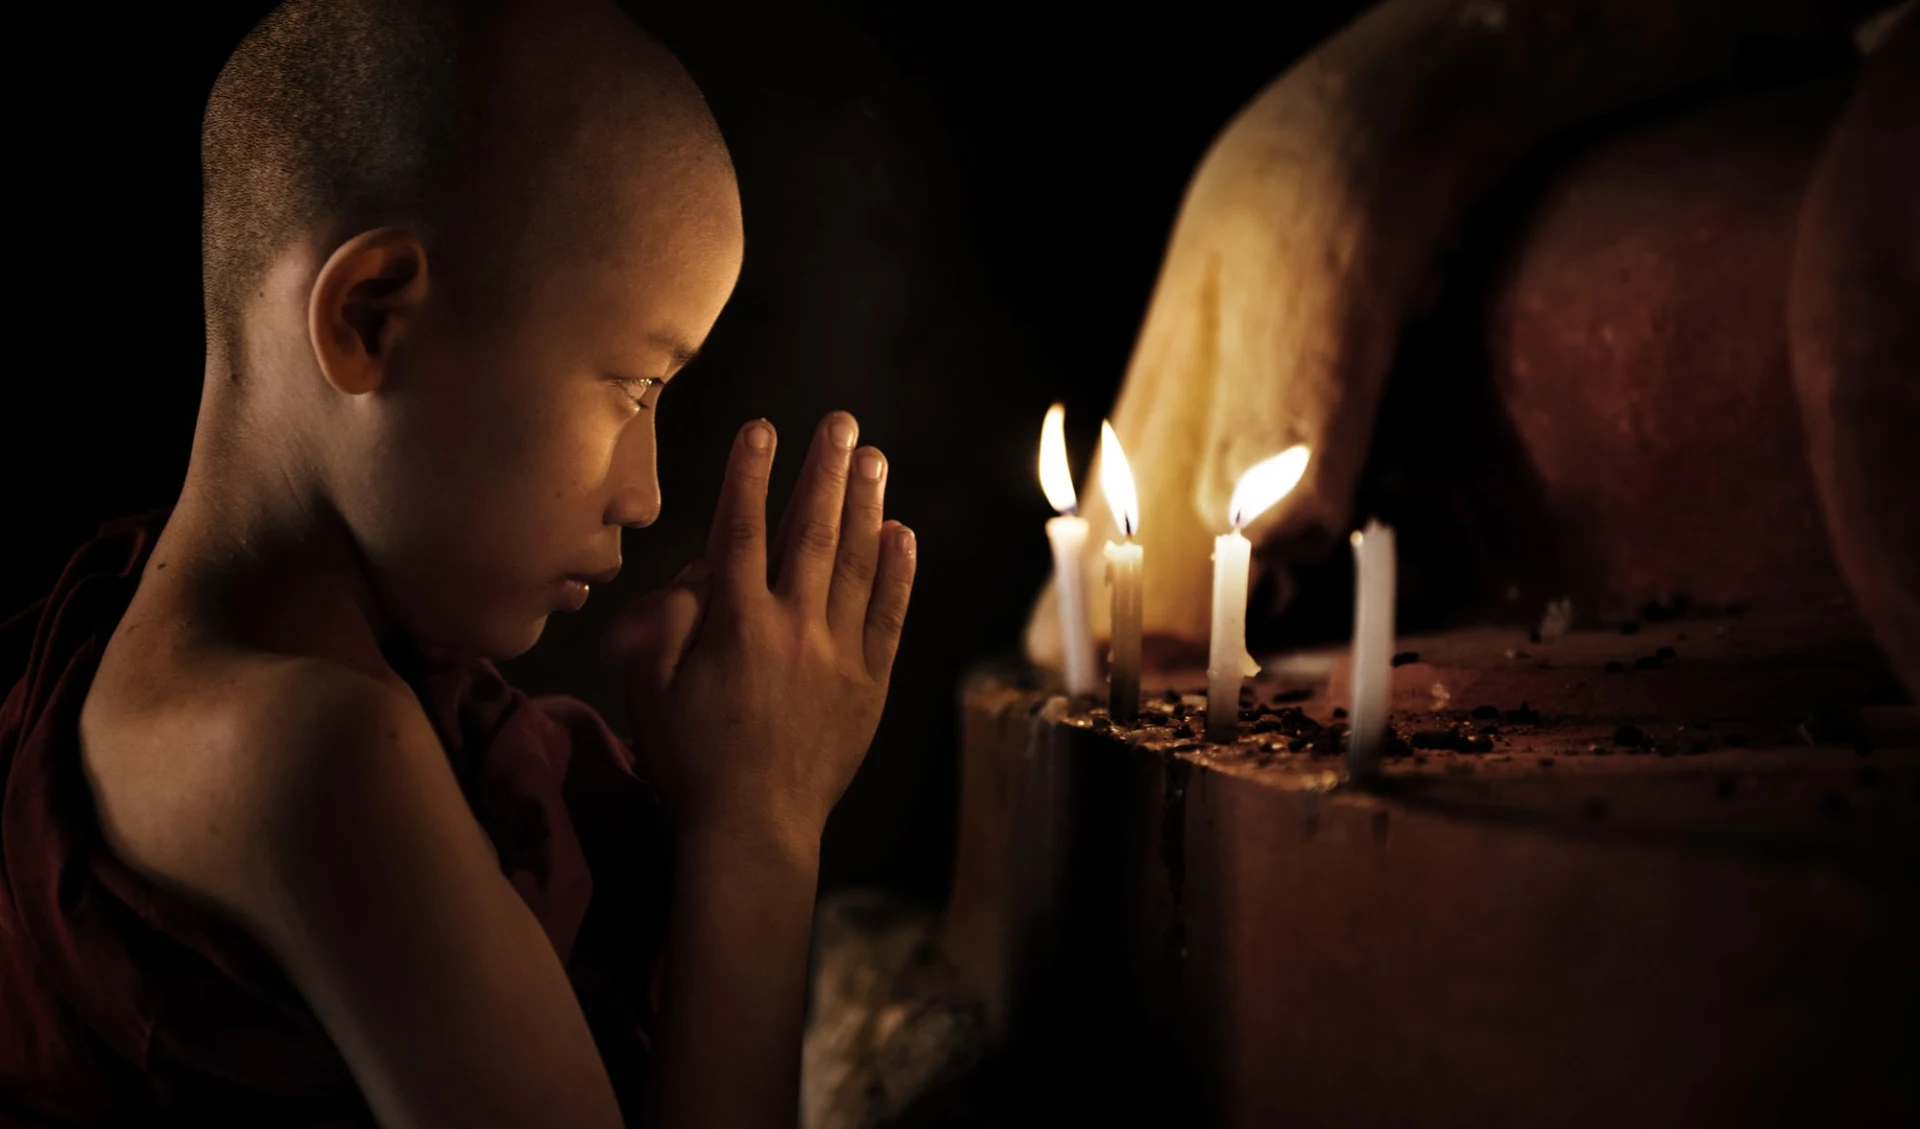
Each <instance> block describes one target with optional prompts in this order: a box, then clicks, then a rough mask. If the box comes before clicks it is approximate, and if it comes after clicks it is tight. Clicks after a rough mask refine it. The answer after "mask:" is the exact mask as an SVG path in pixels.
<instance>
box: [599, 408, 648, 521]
mask: <svg viewBox="0 0 1920 1129" xmlns="http://www.w3.org/2000/svg"><path fill="white" fill-rule="evenodd" d="M648 422H649V424H650V423H651V421H650V420H649V421H648ZM653 440H654V436H653V428H652V427H651V426H648V427H644V428H641V427H630V428H628V429H627V431H626V434H624V435H622V436H621V437H620V442H619V444H618V445H617V446H616V447H615V448H614V453H613V465H612V466H611V467H610V468H608V469H609V472H610V473H609V475H608V478H609V484H610V485H611V486H612V487H613V493H612V494H611V495H609V496H608V498H607V512H606V516H605V521H606V523H607V524H608V525H623V526H626V527H627V528H629V529H645V528H646V527H647V526H649V525H652V524H653V523H654V521H655V519H657V518H659V516H660V471H659V466H658V464H657V461H656V460H655V458H654V441H653Z"/></svg>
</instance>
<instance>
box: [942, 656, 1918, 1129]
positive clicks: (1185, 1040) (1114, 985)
mask: <svg viewBox="0 0 1920 1129" xmlns="http://www.w3.org/2000/svg"><path fill="white" fill-rule="evenodd" d="M1198 688H1199V684H1197V683H1196V684H1195V685H1194V686H1192V687H1189V689H1198ZM1065 706H1066V703H1065V702H1064V700H1056V702H1055V703H1054V704H1049V702H1048V700H1047V699H1046V697H1045V696H1044V695H1043V694H1039V693H1036V692H1032V691H1028V690H1022V689H1020V688H1018V687H1016V686H1014V685H1012V684H1011V683H1010V682H1009V681H1008V680H1007V679H1006V678H1004V677H1001V676H994V675H983V676H981V677H979V678H976V679H975V680H974V681H973V683H972V684H970V686H969V687H968V689H967V692H966V694H965V719H964V730H963V734H964V754H963V755H964V763H965V770H964V779H965V784H964V795H963V801H962V820H961V823H962V835H961V843H960V864H959V869H958V871H957V873H956V881H955V888H954V894H953V901H952V904H951V906H950V907H949V910H948V916H947V923H946V939H945V947H946V950H947V952H948V954H949V955H950V956H951V957H952V958H953V959H954V960H955V962H956V963H957V964H958V965H959V966H960V967H961V968H962V969H963V970H964V971H965V972H966V973H968V975H969V976H971V977H973V978H974V979H975V981H976V982H977V983H978V984H980V985H981V986H982V987H983V988H984V989H985V990H986V992H987V994H988V996H989V998H991V999H993V1000H994V1001H995V1002H996V1008H995V1017H996V1019H997V1021H998V1022H999V1023H1000V1024H1001V1025H1002V1030H1003V1032H1004V1033H1005V1035H1006V1037H1007V1039H1008V1040H1009V1043H1010V1045H1011V1046H1012V1047H1013V1048H1015V1052H1014V1053H1016V1054H1017V1055H1020V1056H1024V1057H1025V1058H1027V1059H1029V1060H1031V1061H1033V1062H1034V1063H1036V1064H1037V1066H1036V1067H1035V1069H1034V1071H1033V1074H1032V1076H1033V1077H1035V1078H1039V1079H1043V1080H1045V1081H1047V1082H1049V1083H1051V1084H1052V1085H1053V1086H1054V1087H1056V1088H1058V1089H1059V1090H1061V1091H1063V1092H1064V1093H1065V1094H1066V1095H1068V1097H1067V1099H1066V1105H1067V1106H1068V1107H1069V1108H1071V1109H1073V1110H1075V1111H1076V1112H1077V1113H1078V1114H1079V1115H1080V1117H1081V1118H1082V1119H1095V1118H1102V1117H1120V1116H1126V1117H1128V1119H1129V1120H1139V1119H1141V1118H1146V1119H1154V1118H1159V1119H1161V1122H1160V1123H1168V1124H1174V1123H1177V1124H1218V1125H1231V1126H1265V1125H1286V1124H1298V1125H1351V1126H1375V1125H1381V1126H1384V1125H1423V1126H1426V1125H1433V1126H1441V1125H1463V1126H1464V1125H1472V1126H1485V1125H1559V1126H1595V1127H1603V1126H1604V1127H1607V1129H1615V1127H1617V1126H1619V1125H1622V1124H1637V1125H1650V1126H1651V1125H1687V1126H1693V1127H1698V1126H1723V1125H1724V1126H1750V1125H1759V1124H1847V1125H1901V1124H1912V1123H1913V1119H1914V1118H1915V1117H1916V1116H1920V1105H1916V1095H1917V1094H1920V1086H1916V1082H1920V1063H1917V1062H1916V1057H1917V1056H1920V1049H1917V1048H1916V1046H1915V1044H1914V1043H1913V1040H1912V1034H1913V1030H1914V1026H1913V1025H1914V1023H1915V1020H1916V1016H1920V970H1917V969H1916V968H1915V967H1914V964H1913V961H1912V954H1913V953H1914V952H1915V951H1920V893H1917V892H1916V886H1915V874H1916V873H1917V872H1920V818H1917V817H1920V755H1916V754H1915V752H1913V751H1912V750H1908V751H1905V752H1896V751H1893V750H1887V749H1882V750H1878V751H1876V752H1875V753H1874V754H1873V755H1872V757H1871V758H1862V757H1860V756H1858V755H1857V754H1856V753H1855V752H1854V751H1853V750H1851V749H1839V750H1831V749H1827V750H1823V749H1808V748H1773V749H1737V750H1727V749H1719V750H1716V751H1713V752H1708V753H1703V754H1701V755H1698V756H1675V757H1662V756H1658V755H1651V754H1646V755H1631V754H1626V753H1620V754H1618V755H1608V756H1595V755H1578V756H1576V755H1569V753H1570V751H1571V750H1572V749H1574V748H1579V747H1581V746H1583V745H1585V744H1586V743H1588V742H1590V740H1591V738H1592V735H1591V734H1588V733H1585V732H1582V727H1581V726H1580V725H1579V724H1577V723H1575V724H1571V725H1569V724H1565V723H1561V724H1555V723H1552V722H1550V721H1543V722H1542V723H1540V724H1539V725H1528V726H1520V727H1518V729H1517V730H1516V732H1514V733H1513V734H1502V735H1501V736H1502V740H1501V742H1500V749H1501V751H1500V752H1498V753H1495V754H1491V755H1478V756H1474V755H1467V754H1454V753H1439V752H1436V753H1433V754H1431V755H1428V756H1426V763H1424V764H1420V763H1416V762H1415V760H1414V758H1412V757H1407V758H1403V759H1400V760H1398V761H1395V762H1393V766H1392V767H1391V768H1390V770H1389V773H1390V776H1389V779H1390V781H1391V782H1392V783H1393V785H1394V789H1393V791H1392V792H1391V793H1390V794H1384V795H1381V794H1368V793H1361V792H1354V791H1343V790H1337V789H1332V788H1331V785H1332V784H1333V782H1334V780H1335V778H1336V773H1335V771H1334V766H1335V765H1337V763H1338V761H1337V760H1336V759H1335V758H1330V757H1314V756H1311V755H1307V754H1274V753H1271V752H1270V751H1269V749H1268V744H1267V742H1265V741H1264V739H1260V738H1254V739H1250V740H1247V741H1245V742H1243V743H1241V744H1240V745H1237V746H1231V747H1229V746H1206V745H1202V744H1200V743H1198V742H1195V741H1192V740H1189V739H1181V738H1179V737H1178V736H1177V735H1176V734H1175V733H1174V732H1173V731H1172V729H1171V728H1169V724H1170V723H1176V722H1177V721H1178V720H1180V719H1177V718H1174V717H1171V716H1167V715H1165V714H1159V715H1150V716H1149V720H1152V721H1155V722H1157V723H1159V724H1157V725H1156V726H1155V727H1153V728H1150V729H1127V730H1113V729H1110V728H1108V729H1104V730H1103V729H1101V728H1100V726H1101V724H1102V719H1101V718H1100V717H1099V714H1098V711H1093V712H1091V713H1078V714H1076V713H1073V712H1071V711H1069V710H1067V709H1066V708H1065ZM1307 708H1308V712H1310V713H1315V714H1317V715H1318V716H1320V717H1321V718H1322V719H1325V718H1326V717H1327V716H1328V703H1327V702H1326V701H1325V699H1324V698H1316V699H1313V700H1311V701H1309V702H1308V703H1307ZM1396 721H1397V722H1399V723H1401V724H1406V723H1407V721H1408V719H1405V718H1397V719H1396ZM1523 749H1525V750H1529V751H1528V752H1527V753H1526V755H1524V756H1523V755H1521V750H1523ZM1543 758H1544V759H1545V760H1546V761H1551V763H1550V764H1548V763H1543ZM1869 761H1870V764H1869V763H1867V762H1869ZM1869 767H1870V768H1871V769H1872V772H1871V773H1868V772H1866V771H1865V769H1867V768H1869Z"/></svg>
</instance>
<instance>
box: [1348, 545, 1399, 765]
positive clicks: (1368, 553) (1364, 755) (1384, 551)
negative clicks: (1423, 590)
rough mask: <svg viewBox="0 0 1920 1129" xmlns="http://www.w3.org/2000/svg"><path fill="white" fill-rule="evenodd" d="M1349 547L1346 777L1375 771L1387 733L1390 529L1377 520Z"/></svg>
mask: <svg viewBox="0 0 1920 1129" xmlns="http://www.w3.org/2000/svg"><path fill="white" fill-rule="evenodd" d="M1351 540H1352V542H1353V571H1354V584H1353V656H1352V662H1353V700H1352V701H1351V702H1350V703H1349V704H1348V707H1347V713H1348V715H1349V716H1350V717H1351V718H1352V721H1351V725H1352V727H1353V728H1352V731H1351V733H1350V735H1349V737H1348V740H1347V774H1348V775H1349V776H1351V777H1353V778H1356V779H1358V778H1359V777H1362V776H1365V775H1367V774H1369V773H1371V772H1373V771H1374V770H1376V769H1377V768H1379V767H1380V746H1381V745H1382V743H1383V742H1384V741H1385V739H1386V734H1387V703H1388V701H1389V700H1390V699H1391V697H1392V695H1393V598H1394V590H1393V584H1394V580H1393V572H1394V563H1393V530H1392V529H1390V528H1388V527H1387V526H1384V525H1381V524H1380V523H1379V522H1377V521H1369V522H1367V527H1366V528H1365V529H1364V530H1361V531H1360V532H1358V533H1355V534H1354V535H1353V537H1352V538H1351Z"/></svg>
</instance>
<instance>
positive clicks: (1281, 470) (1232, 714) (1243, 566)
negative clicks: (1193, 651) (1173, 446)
mask: <svg viewBox="0 0 1920 1129" xmlns="http://www.w3.org/2000/svg"><path fill="white" fill-rule="evenodd" d="M1306 472H1307V449H1306V448H1305V447H1289V448H1287V449H1286V450H1284V451H1282V452H1280V453H1279V454H1277V455H1275V456H1273V457H1272V458H1270V459H1267V460H1265V461H1264V462H1261V463H1258V464H1256V465H1255V466H1253V467H1252V468H1251V469H1250V470H1248V471H1247V473H1245V474H1243V475H1241V476H1240V482H1239V485H1237V486H1235V487H1234V489H1233V502H1232V504H1231V505H1229V506H1228V507H1227V521H1228V524H1230V525H1232V526H1233V528H1232V529H1231V530H1230V531H1229V532H1226V533H1223V534H1221V535H1220V536H1218V537H1215V538H1214V539H1213V634H1212V637H1211V642H1210V646H1209V648H1208V651H1207V740H1209V741H1216V742H1232V741H1235V740H1238V739H1239V736H1240V687H1241V685H1242V684H1243V683H1244V680H1245V679H1247V678H1249V677H1251V676H1253V675H1256V674H1258V673H1260V664H1259V663H1257V662H1254V661H1253V656H1252V655H1250V654H1248V653H1247V575H1248V572H1249V571H1250V570H1249V565H1250V563H1251V561H1252V558H1253V545H1252V544H1251V543H1250V542H1249V541H1248V540H1247V539H1246V537H1245V536H1244V535H1243V534H1242V533H1241V532H1240V531H1241V530H1242V529H1244V528H1246V525H1247V523H1248V522H1250V521H1252V520H1253V519H1254V518H1257V517H1259V516H1260V515H1261V514H1263V513H1265V512H1266V511H1267V508H1268V507H1270V506H1272V505H1273V504H1274V503H1275V502H1278V501H1279V500H1280V499H1282V498H1284V497H1286V496H1287V494H1288V493H1289V492H1290V491H1292V489H1293V488H1294V487H1295V486H1296V485H1298V484H1299V482H1300V476H1301V475H1303V474H1305V473H1306Z"/></svg>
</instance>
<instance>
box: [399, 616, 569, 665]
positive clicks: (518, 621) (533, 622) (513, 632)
mask: <svg viewBox="0 0 1920 1129" xmlns="http://www.w3.org/2000/svg"><path fill="white" fill-rule="evenodd" d="M546 629H547V617H546V616H545V615H539V616H535V617H533V618H526V617H525V616H524V615H522V616H517V617H509V616H500V617H497V618H495V619H493V620H492V621H491V622H485V623H478V622H473V621H468V622H465V623H451V624H443V625H441V629H440V630H437V631H435V630H423V629H415V637H416V638H418V639H421V640H422V641H423V642H427V641H430V642H431V645H432V646H434V647H435V648H438V649H441V650H446V651H452V652H457V653H460V654H466V655H472V656H474V657H476V658H482V659H486V660H488V661H490V662H505V661H506V660H508V659H516V658H519V657H520V656H521V655H524V654H526V653H527V652H528V651H530V650H532V649H533V645H534V644H535V643H538V642H539V641H540V636H541V635H542V634H543V633H545V631H546Z"/></svg>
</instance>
